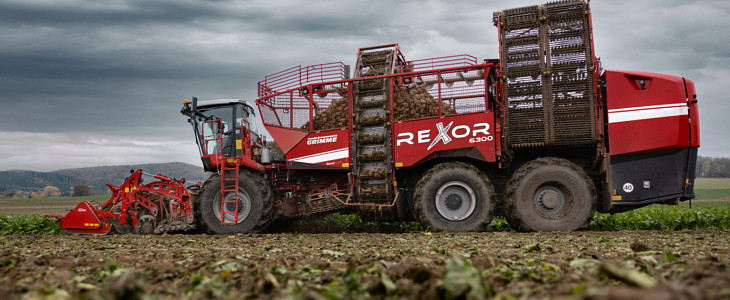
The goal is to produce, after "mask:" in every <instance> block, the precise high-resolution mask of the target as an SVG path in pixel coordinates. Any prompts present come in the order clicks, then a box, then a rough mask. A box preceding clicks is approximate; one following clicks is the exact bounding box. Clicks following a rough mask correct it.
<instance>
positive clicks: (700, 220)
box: [588, 202, 730, 231]
mask: <svg viewBox="0 0 730 300" xmlns="http://www.w3.org/2000/svg"><path fill="white" fill-rule="evenodd" d="M718 229H719V230H727V229H730V203H722V202H711V203H701V204H694V205H693V206H692V208H691V209H690V208H689V206H688V205H686V204H682V205H677V206H667V205H650V206H647V207H643V208H640V209H636V210H632V211H628V212H625V213H620V214H614V215H611V214H601V213H598V214H596V216H595V217H594V218H593V221H592V222H591V224H590V225H589V226H588V230H591V231H619V230H718Z"/></svg>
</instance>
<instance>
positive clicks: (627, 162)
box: [611, 149, 697, 206]
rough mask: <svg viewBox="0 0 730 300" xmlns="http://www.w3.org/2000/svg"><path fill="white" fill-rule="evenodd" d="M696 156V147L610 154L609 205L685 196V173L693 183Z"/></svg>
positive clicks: (645, 202) (635, 203) (636, 203)
mask: <svg viewBox="0 0 730 300" xmlns="http://www.w3.org/2000/svg"><path fill="white" fill-rule="evenodd" d="M692 157H694V159H692ZM696 160H697V149H682V150H670V151H660V152H651V153H637V154H624V155H617V156H612V157H611V194H612V195H613V201H612V202H613V205H618V206H621V205H638V204H642V205H643V204H648V203H652V202H660V201H664V200H669V199H678V198H684V197H686V196H687V194H686V193H685V180H686V179H687V178H686V177H685V176H686V175H690V178H689V179H690V183H692V184H694V162H696ZM688 171H691V173H689V174H688V173H687V172H688ZM690 186H691V185H690ZM614 191H615V192H614ZM689 193H691V194H692V192H691V190H690V191H689Z"/></svg>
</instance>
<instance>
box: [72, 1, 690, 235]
mask: <svg viewBox="0 0 730 300" xmlns="http://www.w3.org/2000/svg"><path fill="white" fill-rule="evenodd" d="M494 24H495V25H496V26H497V27H498V29H499V41H500V59H488V60H484V61H478V60H477V59H476V58H475V57H473V56H469V55H456V56H448V57H439V58H432V59H422V60H407V59H406V58H405V56H404V55H403V54H402V53H401V50H400V48H399V47H398V45H397V44H391V45H383V46H376V47H368V48H361V49H359V50H358V53H357V58H356V64H355V67H354V70H353V72H352V73H353V75H352V76H350V69H349V67H348V66H346V65H344V64H343V63H329V64H321V65H314V66H307V67H301V66H297V67H294V68H290V69H287V70H284V71H282V72H279V73H276V74H272V75H269V76H266V77H265V79H264V80H262V81H261V82H259V84H258V97H259V98H258V99H257V100H256V105H257V106H258V113H259V114H260V117H261V121H262V122H263V124H264V125H265V126H266V130H267V131H268V132H269V134H270V135H271V136H272V137H273V142H269V143H267V142H266V141H265V137H264V136H262V135H259V134H257V133H256V128H254V125H253V124H255V122H254V118H256V116H255V113H256V112H255V111H254V109H253V108H252V106H249V105H248V104H247V103H246V102H245V101H240V100H209V101H198V100H197V99H196V98H193V99H192V101H188V100H186V101H185V103H184V106H183V109H182V111H181V112H182V113H183V115H185V116H187V117H188V118H189V123H190V124H192V125H193V128H194V133H195V139H196V142H197V143H198V145H199V149H200V153H201V158H202V162H203V166H204V168H205V170H206V171H209V172H214V175H212V176H211V177H210V178H209V179H208V180H207V181H206V182H205V183H203V184H202V186H201V187H200V188H199V189H196V190H194V191H192V190H191V192H193V195H192V197H191V198H190V200H189V202H186V201H187V198H186V196H187V193H186V192H185V189H184V188H183V187H182V185H180V186H179V187H178V188H179V189H176V191H179V192H177V194H175V195H177V197H172V198H173V199H174V200H175V203H176V204H177V203H181V205H180V206H178V208H179V209H180V210H179V213H178V214H172V215H168V214H167V212H165V213H162V212H160V208H159V207H162V206H165V205H167V204H171V203H173V202H172V200H169V201H168V200H159V201H158V202H154V201H152V202H151V203H154V204H156V205H157V207H158V208H157V210H156V211H157V216H158V217H154V214H152V216H153V218H152V220H153V222H155V223H153V224H154V226H152V227H154V228H157V227H156V226H159V225H157V224H159V222H161V221H160V220H162V218H160V217H159V216H179V217H178V218H177V219H178V220H183V221H189V220H190V218H189V217H190V210H189V208H190V205H189V203H190V202H192V208H191V209H192V210H193V211H194V216H195V222H194V223H195V224H196V225H197V227H198V228H199V229H201V230H203V231H207V232H211V233H218V234H230V233H246V232H260V231H262V230H265V229H266V228H267V226H268V225H269V223H270V222H271V221H272V220H275V219H279V218H291V217H305V216H309V215H312V214H318V213H325V212H332V211H350V212H357V213H359V214H360V215H361V216H363V217H364V218H367V219H375V220H413V219H415V220H418V221H419V222H420V223H421V224H423V225H424V226H426V227H429V228H431V229H432V230H436V231H479V230H482V229H484V228H485V226H486V225H487V224H488V223H489V222H490V221H491V220H492V218H493V217H494V216H495V215H503V216H505V217H506V219H507V220H508V221H509V223H510V224H511V225H512V226H513V227H514V228H515V229H517V230H520V231H553V230H578V229H581V228H584V227H585V226H587V225H588V224H589V222H590V220H591V219H592V217H593V215H594V214H595V212H596V211H600V212H622V211H627V210H631V209H635V208H638V207H642V206H645V205H648V204H653V203H665V204H676V203H678V201H683V200H689V199H692V198H694V191H693V184H694V174H695V163H696V157H697V149H698V147H699V118H698V109H697V94H696V92H695V87H694V83H693V82H692V81H691V80H689V79H686V78H683V77H677V76H670V75H662V74H654V73H646V72H631V71H615V70H603V69H602V68H601V64H600V61H599V60H598V59H597V58H596V57H595V52H594V48H593V39H592V38H593V37H592V28H591V14H590V10H589V5H588V4H587V3H586V2H584V1H576V0H568V1H558V2H553V3H548V4H545V5H540V6H529V7H522V8H516V9H509V10H504V11H501V12H497V13H495V14H494ZM274 144H276V147H274ZM271 148H274V149H276V151H274V152H273V154H272V151H271V150H270V149H271ZM278 150H280V152H279V151H278ZM162 181H163V182H167V181H165V180H162ZM171 185H175V186H177V185H176V184H173V183H171ZM117 192H119V191H118V190H117ZM119 193H121V192H119ZM115 195H116V194H115ZM167 196H170V195H167ZM129 197H131V196H128V198H125V199H132V200H130V201H132V203H134V205H132V206H133V207H136V210H132V211H133V212H134V215H133V214H132V213H130V210H129V207H130V206H127V208H128V209H127V213H126V214H125V213H123V212H121V211H120V212H118V213H117V214H115V215H113V216H112V215H109V214H110V212H111V211H114V209H115V207H116V206H114V205H111V206H109V205H105V206H102V207H101V208H96V209H94V208H91V209H92V210H95V215H96V216H100V219H102V218H115V219H118V220H119V221H120V222H119V223H120V224H135V225H136V224H139V222H141V220H142V218H141V217H144V216H148V215H150V214H142V215H141V214H140V213H139V211H140V209H141V211H145V212H147V211H150V212H152V211H155V210H154V209H153V208H154V206H151V205H150V206H149V207H148V206H147V205H146V204H148V203H150V202H147V201H144V200H142V199H140V198H138V197H132V198H129ZM112 200H114V198H113V199H112ZM112 200H110V201H112ZM161 203H165V205H162V204H161ZM81 206H83V207H81ZM81 206H80V208H81V209H86V210H89V209H90V208H89V206H88V205H86V206H84V205H83V204H82V205H81ZM122 207H124V205H122ZM140 207H142V208H140ZM77 209H79V208H77ZM171 210H172V209H171ZM67 218H68V216H67ZM87 219H89V218H87ZM147 219H148V220H149V219H150V218H149V217H147ZM173 219H175V218H174V217H173ZM122 220H125V221H124V222H122ZM89 222H96V221H95V220H93V219H89ZM77 223H78V224H82V223H84V224H85V223H87V222H86V220H85V219H84V220H83V221H79V222H77ZM93 224H97V223H93ZM98 224H99V226H101V227H100V228H106V227H104V226H105V225H102V224H106V221H101V222H99V223H98ZM186 224H189V223H186ZM64 227H65V228H68V227H66V226H64ZM67 230H68V229H67ZM97 230H101V231H104V230H103V229H97ZM155 230H156V229H155Z"/></svg>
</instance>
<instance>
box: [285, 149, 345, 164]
mask: <svg viewBox="0 0 730 300" xmlns="http://www.w3.org/2000/svg"><path fill="white" fill-rule="evenodd" d="M349 156H350V149H349V148H342V149H337V150H332V151H327V152H322V153H317V154H312V155H307V156H302V157H297V158H292V159H290V161H295V162H300V163H307V164H316V163H321V162H326V161H330V160H336V159H342V158H347V157H349Z"/></svg>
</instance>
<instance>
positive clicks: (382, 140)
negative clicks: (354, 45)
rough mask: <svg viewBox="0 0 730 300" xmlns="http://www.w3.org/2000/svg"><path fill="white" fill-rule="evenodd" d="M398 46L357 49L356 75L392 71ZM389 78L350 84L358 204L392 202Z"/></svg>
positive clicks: (363, 76) (370, 75)
mask: <svg viewBox="0 0 730 300" xmlns="http://www.w3.org/2000/svg"><path fill="white" fill-rule="evenodd" d="M398 54H399V53H398V45H397V44H394V45H386V46H378V47H371V48H366V49H360V51H358V57H357V65H356V67H355V76H354V77H355V78H367V77H374V76H381V75H389V74H392V73H393V72H394V70H395V67H396V64H397V60H398V59H399V58H400V56H399V55H398ZM388 80H390V79H389V78H376V79H364V80H358V81H356V82H355V83H354V87H353V115H352V118H353V120H352V124H353V125H352V152H351V162H352V163H353V166H352V168H353V173H354V175H355V178H354V192H355V193H354V194H355V199H356V200H357V202H359V203H369V204H385V203H390V202H392V201H393V184H392V181H391V173H392V172H393V168H392V166H391V141H390V136H391V134H390V132H391V129H390V113H391V112H390V110H389V109H388V107H389V101H388V99H389V88H388V87H389V82H388Z"/></svg>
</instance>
